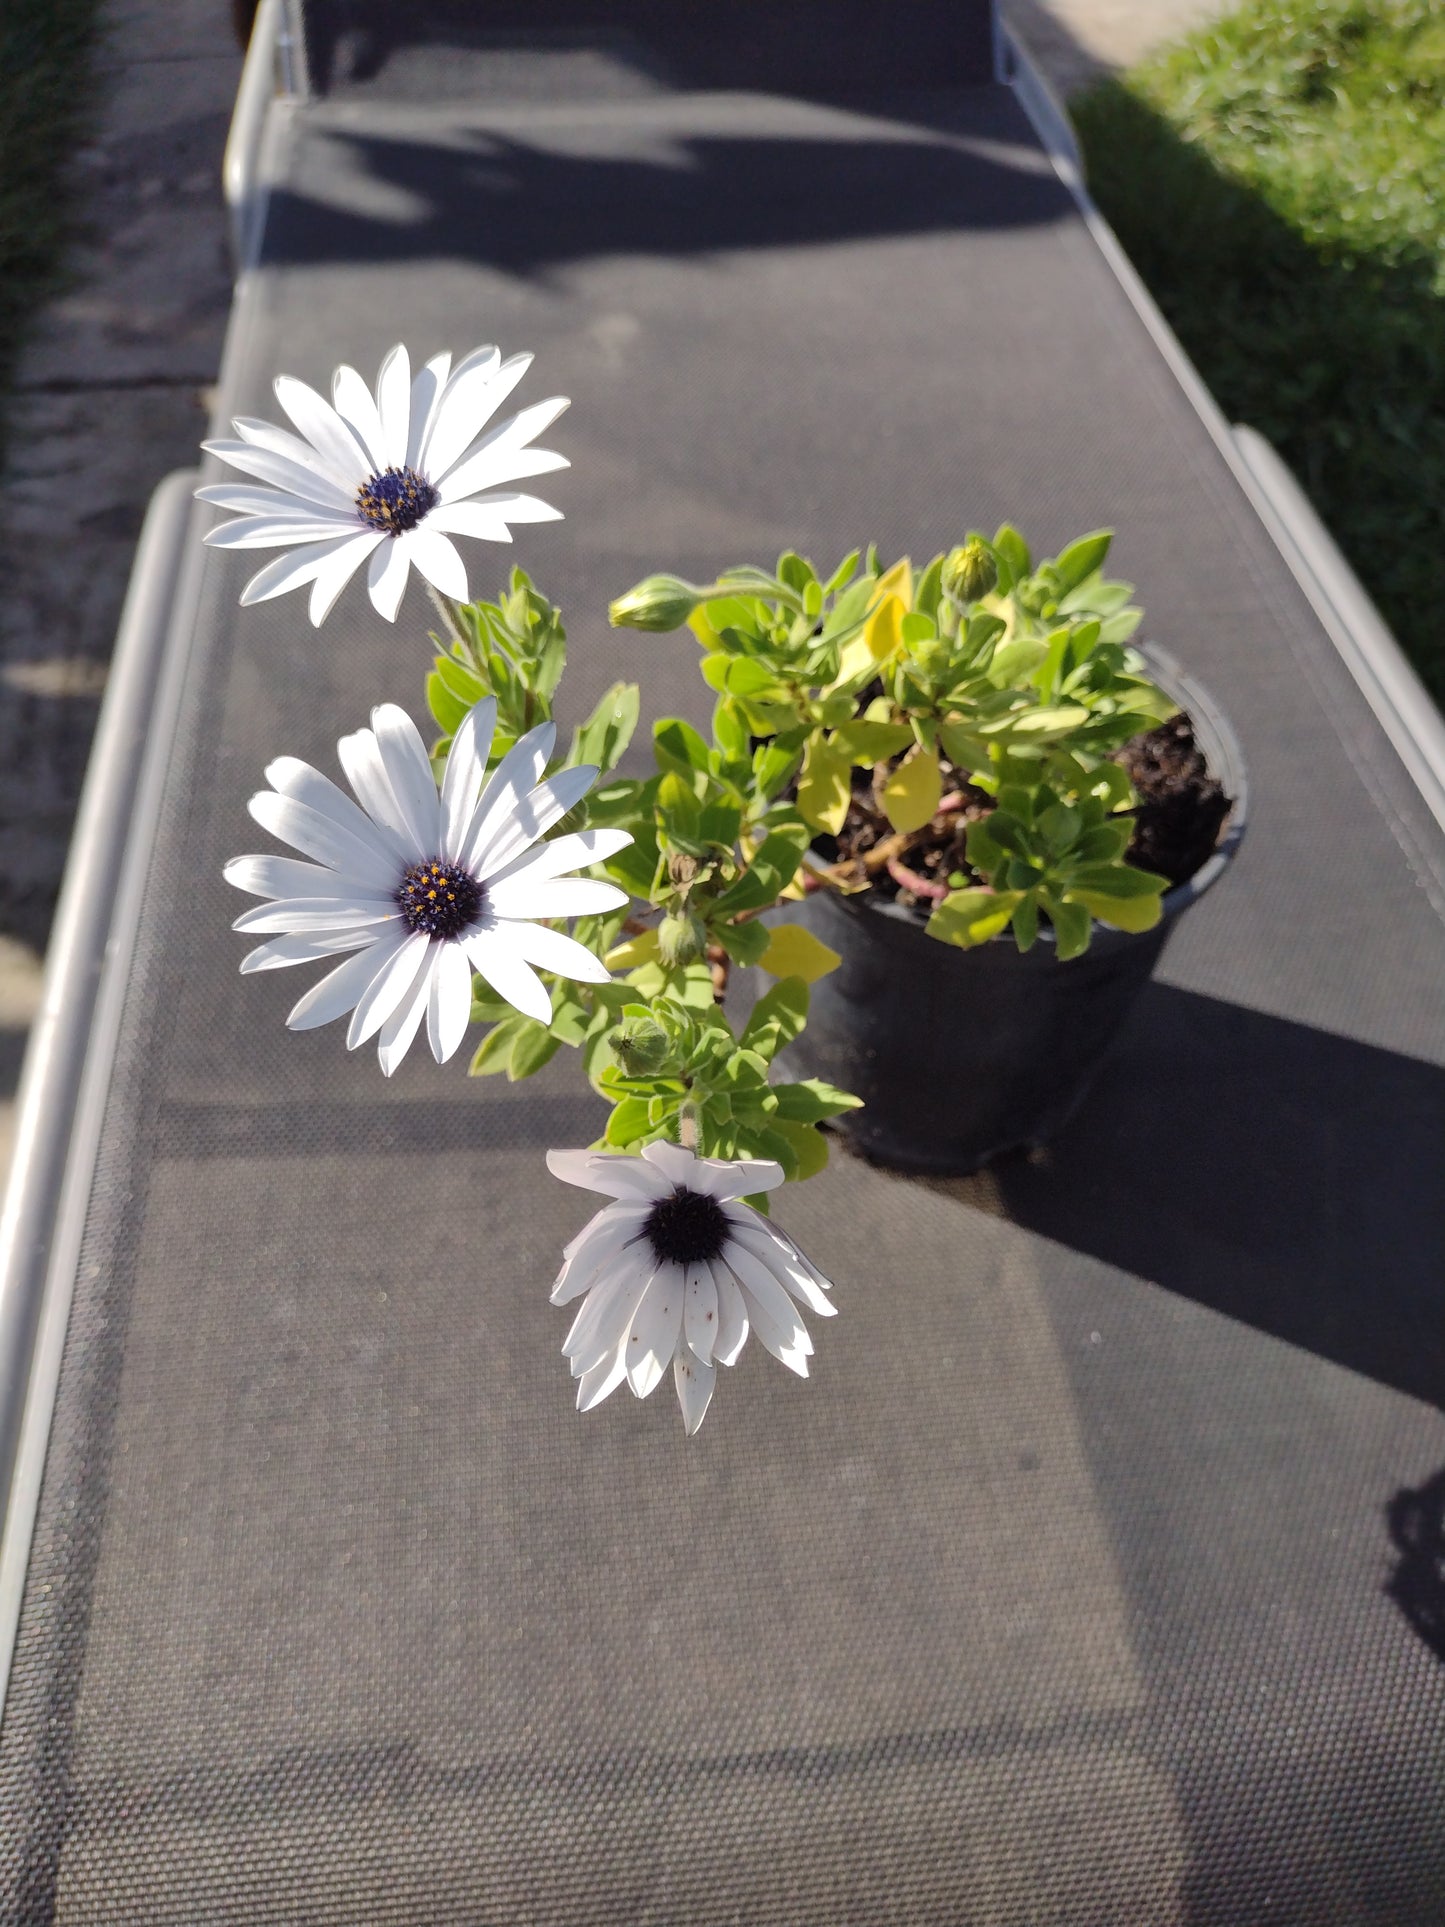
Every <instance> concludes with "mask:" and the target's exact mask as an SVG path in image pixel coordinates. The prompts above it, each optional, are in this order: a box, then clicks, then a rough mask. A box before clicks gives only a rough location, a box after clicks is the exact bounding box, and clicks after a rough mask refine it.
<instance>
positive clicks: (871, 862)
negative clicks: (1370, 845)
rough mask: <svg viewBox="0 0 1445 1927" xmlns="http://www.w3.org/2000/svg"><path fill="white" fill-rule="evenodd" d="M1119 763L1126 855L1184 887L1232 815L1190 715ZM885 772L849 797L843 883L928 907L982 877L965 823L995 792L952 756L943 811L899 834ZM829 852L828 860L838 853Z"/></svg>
mask: <svg viewBox="0 0 1445 1927" xmlns="http://www.w3.org/2000/svg"><path fill="white" fill-rule="evenodd" d="M1114 761H1115V762H1116V763H1120V764H1122V765H1123V767H1124V768H1125V769H1126V770H1127V771H1128V773H1129V780H1130V782H1131V783H1132V784H1133V785H1134V789H1135V792H1136V794H1137V796H1138V799H1139V800H1138V803H1137V805H1136V807H1135V810H1134V820H1135V830H1134V836H1133V840H1132V841H1131V843H1130V845H1129V849H1128V852H1127V855H1126V861H1127V862H1129V863H1132V864H1134V865H1135V867H1136V868H1138V869H1140V870H1152V871H1154V872H1155V873H1156V874H1157V875H1159V876H1165V877H1168V879H1169V881H1170V883H1171V884H1178V883H1186V882H1187V881H1188V880H1189V878H1190V877H1192V876H1193V875H1194V873H1195V871H1196V870H1199V869H1201V868H1202V867H1203V865H1204V864H1205V863H1206V862H1207V861H1208V858H1209V856H1210V854H1211V852H1212V851H1213V849H1214V847H1215V845H1216V844H1217V843H1218V841H1219V833H1220V831H1221V830H1222V829H1223V827H1224V823H1225V819H1226V818H1227V817H1228V815H1229V809H1230V798H1229V797H1227V796H1226V795H1225V793H1224V789H1223V787H1222V785H1221V784H1220V782H1219V779H1218V778H1217V777H1216V776H1213V775H1211V774H1210V771H1209V768H1208V766H1207V764H1206V763H1205V760H1204V755H1203V752H1202V751H1201V750H1200V749H1199V747H1198V745H1197V744H1196V743H1195V740H1194V726H1193V724H1192V723H1191V722H1190V720H1189V717H1188V716H1187V714H1185V712H1184V711H1182V710H1181V711H1180V712H1179V713H1178V714H1177V715H1175V716H1171V717H1170V719H1169V721H1168V722H1167V723H1160V724H1159V726H1158V727H1157V728H1156V729H1151V730H1148V731H1147V732H1146V733H1145V734H1144V735H1142V736H1135V737H1134V738H1133V739H1132V740H1131V741H1130V742H1127V743H1125V745H1124V747H1123V748H1122V749H1120V750H1117V751H1116V752H1115V755H1114ZM886 774H887V771H886V769H885V768H884V767H883V766H882V765H880V767H879V771H878V772H875V771H873V770H871V769H866V768H864V769H855V770H854V772H853V800H852V802H851V804H850V805H849V809H848V815H847V818H846V819H845V821H844V824H843V827H842V829H841V830H840V831H839V832H838V835H837V838H836V839H824V841H825V843H832V842H834V841H836V849H837V854H836V857H835V858H834V861H835V863H836V864H837V866H838V868H839V870H840V873H841V877H842V879H843V880H846V881H848V882H852V883H867V884H870V885H871V886H872V887H873V888H874V889H875V890H877V891H878V892H879V894H880V895H882V896H885V897H893V898H896V899H897V900H898V901H899V902H900V903H904V904H909V905H916V906H917V908H918V909H919V910H920V911H921V912H927V911H928V910H930V909H931V908H932V907H933V904H934V903H935V902H936V901H937V899H938V898H939V897H941V896H943V895H944V893H945V891H946V890H947V889H948V888H949V887H950V886H949V882H948V879H949V877H950V876H952V875H957V874H960V873H961V874H962V875H963V876H964V877H965V878H966V879H967V880H968V881H969V882H978V881H980V880H981V879H979V878H978V877H977V876H976V875H975V873H974V870H973V868H972V866H971V865H970V863H969V861H968V854H967V848H966V838H967V834H968V826H969V824H970V823H972V822H974V821H975V820H976V819H977V818H978V817H981V816H987V815H988V813H989V811H990V810H991V809H992V808H993V807H994V804H993V798H992V797H990V796H987V795H985V794H984V792H983V791H982V790H977V789H975V788H974V787H973V785H972V784H971V783H969V782H967V781H966V780H965V779H964V777H963V776H962V775H961V773H960V772H959V771H958V770H956V769H954V768H953V766H952V765H951V764H950V763H948V762H947V761H945V762H944V765H943V786H944V794H943V799H942V802H941V804H940V806H939V809H938V812H937V814H936V815H935V816H934V817H933V819H932V820H931V821H930V822H928V823H925V824H924V826H923V827H922V829H919V830H911V831H909V832H908V833H907V834H904V833H902V832H900V831H897V830H895V829H894V828H893V826H892V825H891V824H890V823H889V821H888V818H887V817H886V816H885V815H884V813H883V809H882V806H881V804H880V803H879V802H878V800H877V796H876V793H875V791H876V789H877V788H878V787H881V783H882V780H883V778H884V777H885V776H886ZM828 854H829V855H830V856H832V851H831V850H829V852H828Z"/></svg>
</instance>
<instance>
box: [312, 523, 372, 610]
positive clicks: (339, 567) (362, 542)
mask: <svg viewBox="0 0 1445 1927" xmlns="http://www.w3.org/2000/svg"><path fill="white" fill-rule="evenodd" d="M380 540H381V531H380V530H379V529H367V530H364V531H363V532H362V533H361V534H360V535H357V536H353V538H352V539H351V541H349V542H343V543H342V545H341V547H340V548H339V549H334V550H333V551H332V553H331V554H330V555H329V556H328V557H327V559H326V561H325V562H324V563H323V564H322V566H321V567H320V568H319V569H318V570H317V571H316V575H315V577H314V579H313V581H312V584H311V606H310V608H309V610H308V611H307V613H308V614H309V615H310V617H311V625H312V627H313V628H315V629H319V628H320V627H321V625H322V623H323V622H325V620H326V618H327V617H328V616H329V615H330V614H331V611H332V609H333V607H334V606H335V603H336V598H337V597H338V596H339V595H340V594H341V591H342V590H343V589H344V588H345V587H346V585H347V583H348V582H349V581H350V580H351V578H352V576H354V575H355V574H356V571H357V570H358V569H359V568H360V567H361V565H362V563H363V562H364V561H365V560H366V558H367V557H368V556H369V555H370V554H371V551H372V550H373V549H374V548H375V547H376V545H377V543H378V542H379V541H380Z"/></svg>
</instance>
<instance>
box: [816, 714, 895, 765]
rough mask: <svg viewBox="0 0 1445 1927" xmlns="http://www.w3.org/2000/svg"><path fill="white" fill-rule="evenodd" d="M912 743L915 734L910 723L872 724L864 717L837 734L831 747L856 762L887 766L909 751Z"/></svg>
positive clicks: (845, 724) (843, 726)
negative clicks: (901, 753)
mask: <svg viewBox="0 0 1445 1927" xmlns="http://www.w3.org/2000/svg"><path fill="white" fill-rule="evenodd" d="M912 741H913V731H912V729H911V728H910V727H909V726H908V724H907V723H891V722H889V723H878V722H870V721H869V720H868V719H867V718H866V717H862V716H860V717H859V718H858V719H857V720H856V721H854V722H851V723H843V724H841V725H840V727H839V728H837V729H835V730H834V731H833V740H832V743H831V745H830V747H831V748H833V749H835V750H837V751H838V752H839V754H840V755H843V756H846V757H847V758H848V759H849V761H850V762H853V763H883V762H886V761H887V760H888V758H889V757H890V756H897V755H898V754H899V752H900V751H901V750H905V749H907V747H908V745H909V744H910V743H911V742H912Z"/></svg>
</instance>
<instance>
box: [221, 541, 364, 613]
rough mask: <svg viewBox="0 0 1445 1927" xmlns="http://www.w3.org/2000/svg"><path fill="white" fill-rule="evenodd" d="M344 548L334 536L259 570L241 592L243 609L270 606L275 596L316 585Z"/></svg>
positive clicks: (297, 550) (285, 556)
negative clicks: (322, 572)
mask: <svg viewBox="0 0 1445 1927" xmlns="http://www.w3.org/2000/svg"><path fill="white" fill-rule="evenodd" d="M345 547H347V543H346V542H345V541H344V540H342V539H341V538H340V537H338V536H332V537H331V538H330V539H329V540H328V541H325V542H313V543H312V544H311V545H310V546H309V547H308V548H304V549H293V550H292V551H291V553H290V554H289V555H278V556H277V558H276V560H275V561H274V562H268V563H267V564H266V566H265V567H264V568H262V569H258V570H257V571H256V573H255V574H254V575H253V576H252V577H251V580H250V581H249V582H248V583H247V584H246V586H245V588H244V589H242V591H241V606H242V608H243V609H244V608H249V607H250V606H251V604H252V603H253V602H269V601H270V600H271V598H272V596H278V595H285V594H286V592H287V590H288V589H299V588H300V587H301V586H302V584H303V583H306V582H313V581H315V579H316V577H317V576H318V575H320V574H321V571H322V570H323V569H324V568H325V567H326V565H327V563H328V562H329V561H330V559H331V557H332V556H333V555H336V554H337V553H338V552H339V551H340V550H341V549H343V548H345Z"/></svg>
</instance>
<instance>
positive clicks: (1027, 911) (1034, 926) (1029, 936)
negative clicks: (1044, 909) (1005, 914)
mask: <svg viewBox="0 0 1445 1927" xmlns="http://www.w3.org/2000/svg"><path fill="white" fill-rule="evenodd" d="M1011 921H1012V923H1013V933H1014V942H1015V943H1016V944H1017V945H1018V947H1019V949H1020V950H1032V949H1033V947H1034V945H1035V944H1036V943H1037V942H1038V940H1039V900H1038V898H1037V896H1035V895H1034V893H1033V892H1032V891H1030V892H1029V894H1028V895H1027V896H1026V897H1025V898H1024V900H1023V902H1022V903H1021V904H1020V905H1019V907H1018V908H1017V910H1015V911H1014V913H1013V917H1012V919H1011Z"/></svg>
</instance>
